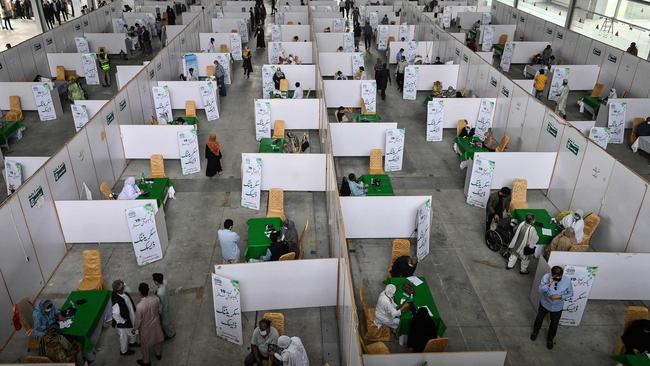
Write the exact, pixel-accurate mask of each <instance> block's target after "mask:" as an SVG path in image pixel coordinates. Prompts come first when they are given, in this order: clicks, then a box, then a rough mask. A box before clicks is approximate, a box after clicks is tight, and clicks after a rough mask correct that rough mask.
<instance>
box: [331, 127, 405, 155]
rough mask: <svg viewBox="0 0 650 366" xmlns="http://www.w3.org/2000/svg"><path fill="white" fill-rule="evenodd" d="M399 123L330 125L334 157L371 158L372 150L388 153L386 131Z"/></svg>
mask: <svg viewBox="0 0 650 366" xmlns="http://www.w3.org/2000/svg"><path fill="white" fill-rule="evenodd" d="M394 128H397V123H392V122H383V123H330V124H329V130H330V134H331V140H332V156H335V157H336V156H370V150H371V149H381V150H382V151H383V152H384V154H385V152H386V148H385V145H386V130H390V129H394Z"/></svg>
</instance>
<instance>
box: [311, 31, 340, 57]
mask: <svg viewBox="0 0 650 366" xmlns="http://www.w3.org/2000/svg"><path fill="white" fill-rule="evenodd" d="M344 34H345V33H316V44H317V45H318V51H320V52H336V49H337V48H339V47H343V37H344Z"/></svg>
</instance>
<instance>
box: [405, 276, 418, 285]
mask: <svg viewBox="0 0 650 366" xmlns="http://www.w3.org/2000/svg"><path fill="white" fill-rule="evenodd" d="M406 279H407V280H408V281H409V282H410V283H412V284H413V286H415V287H418V286H420V285H421V284H422V280H421V279H419V278H417V277H415V276H411V277H407V278H406Z"/></svg>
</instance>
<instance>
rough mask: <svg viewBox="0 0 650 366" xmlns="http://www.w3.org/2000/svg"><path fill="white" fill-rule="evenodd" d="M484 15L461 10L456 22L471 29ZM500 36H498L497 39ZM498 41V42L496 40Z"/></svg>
mask: <svg viewBox="0 0 650 366" xmlns="http://www.w3.org/2000/svg"><path fill="white" fill-rule="evenodd" d="M443 4H444V3H443ZM482 17H483V13H480V12H476V11H462V12H459V13H458V14H457V16H456V24H457V25H460V26H461V27H463V28H465V29H471V28H472V26H473V25H474V23H476V22H477V21H480V20H481V18H482ZM498 39H499V37H498V36H497V40H498ZM495 43H496V42H495Z"/></svg>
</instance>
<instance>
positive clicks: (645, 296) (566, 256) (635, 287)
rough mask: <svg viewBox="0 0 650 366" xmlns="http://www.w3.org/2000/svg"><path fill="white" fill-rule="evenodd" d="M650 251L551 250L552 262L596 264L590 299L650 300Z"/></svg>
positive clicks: (552, 263)
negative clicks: (580, 251) (649, 288)
mask: <svg viewBox="0 0 650 366" xmlns="http://www.w3.org/2000/svg"><path fill="white" fill-rule="evenodd" d="M648 263H650V254H648V253H636V254H633V253H595V252H583V253H578V252H551V256H550V258H549V261H548V264H549V265H550V266H551V267H552V266H565V265H569V264H572V265H577V266H596V267H598V274H597V275H596V280H595V281H594V284H593V287H592V288H591V292H590V293H589V299H591V300H650V291H648V278H650V266H648Z"/></svg>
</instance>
